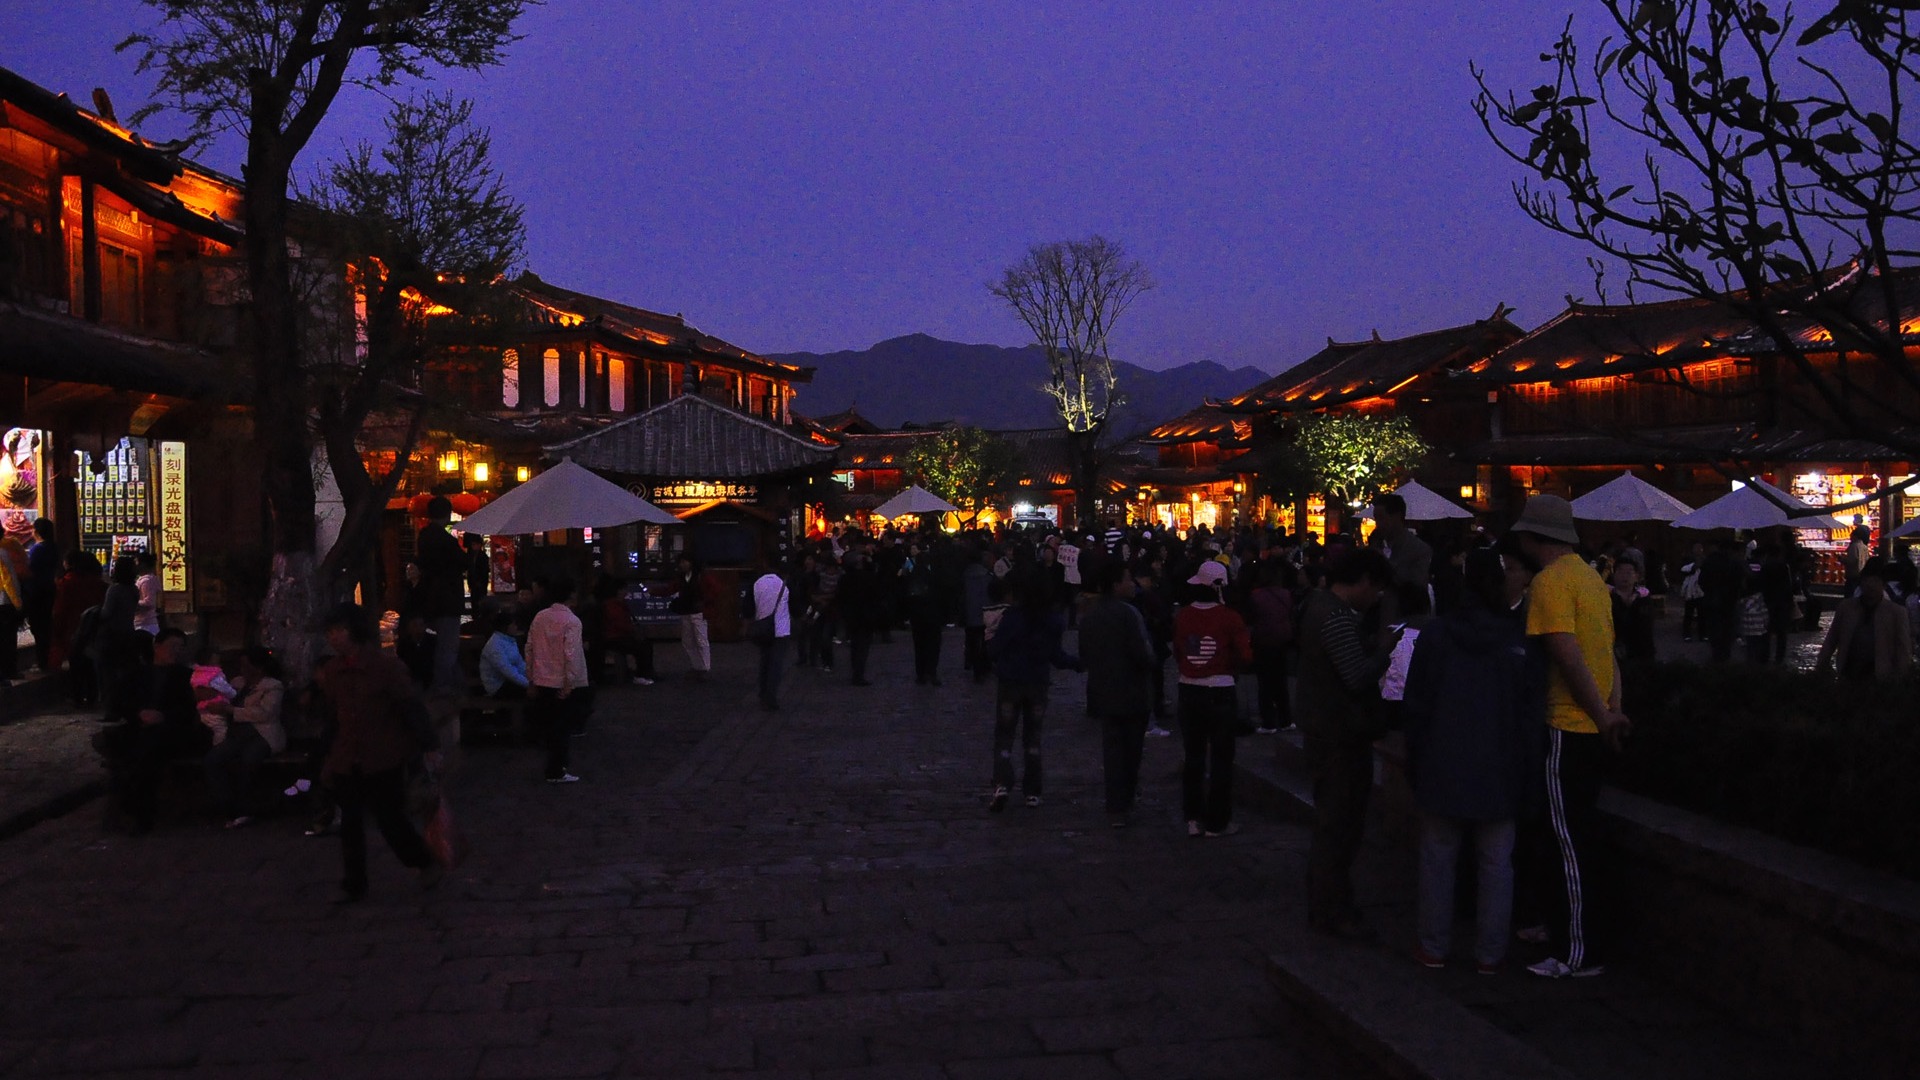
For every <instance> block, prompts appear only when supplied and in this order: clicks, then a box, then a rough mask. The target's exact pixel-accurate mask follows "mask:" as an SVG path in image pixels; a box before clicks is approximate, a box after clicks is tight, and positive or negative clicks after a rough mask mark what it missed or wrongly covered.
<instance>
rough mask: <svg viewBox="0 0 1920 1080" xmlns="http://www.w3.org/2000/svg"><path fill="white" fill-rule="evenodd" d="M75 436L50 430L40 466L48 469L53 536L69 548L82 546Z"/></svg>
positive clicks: (49, 505)
mask: <svg viewBox="0 0 1920 1080" xmlns="http://www.w3.org/2000/svg"><path fill="white" fill-rule="evenodd" d="M76 460H77V459H76V458H75V457H74V451H73V436H72V435H71V434H69V433H68V432H66V431H64V430H54V431H49V432H47V441H46V443H45V445H44V446H43V447H42V452H41V458H40V467H41V468H42V469H45V470H46V473H47V508H46V509H47V512H48V513H50V514H52V515H53V532H54V539H55V540H57V541H58V542H59V544H60V546H61V547H62V548H64V549H65V550H67V551H72V550H73V549H75V548H77V547H79V546H80V489H79V488H78V487H77V486H76V485H75V484H74V470H75V469H77V468H79V466H78V464H76Z"/></svg>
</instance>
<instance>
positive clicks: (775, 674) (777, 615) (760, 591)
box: [748, 563, 793, 712]
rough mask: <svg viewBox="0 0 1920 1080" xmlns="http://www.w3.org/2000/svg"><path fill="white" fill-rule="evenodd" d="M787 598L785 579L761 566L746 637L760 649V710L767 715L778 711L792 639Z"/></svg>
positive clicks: (791, 619) (789, 608)
mask: <svg viewBox="0 0 1920 1080" xmlns="http://www.w3.org/2000/svg"><path fill="white" fill-rule="evenodd" d="M791 595H792V594H791V593H790V591H789V590H788V588H787V582H786V579H785V578H782V577H781V576H780V574H779V573H778V572H777V571H776V570H775V569H774V568H773V567H771V566H766V565H765V564H764V563H763V564H762V573H761V574H760V576H759V577H758V578H757V579H755V580H754V583H753V621H754V624H755V625H754V626H753V627H751V628H749V634H748V636H749V637H750V638H752V640H753V643H754V645H756V646H757V647H758V648H759V649H760V707H761V708H763V709H765V710H767V711H768V712H773V711H775V710H777V709H779V708H780V674H781V672H782V671H784V670H785V669H786V666H787V643H788V641H789V640H790V639H791V638H792V637H793V607H792V604H791V603H790V602H789V597H790V596H791ZM769 630H770V632H769Z"/></svg>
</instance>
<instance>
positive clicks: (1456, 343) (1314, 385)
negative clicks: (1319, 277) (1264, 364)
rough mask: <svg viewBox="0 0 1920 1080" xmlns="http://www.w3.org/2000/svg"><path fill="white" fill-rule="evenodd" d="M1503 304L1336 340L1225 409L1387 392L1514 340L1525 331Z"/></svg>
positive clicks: (1286, 408) (1300, 404) (1300, 408)
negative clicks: (1401, 331) (1442, 321)
mask: <svg viewBox="0 0 1920 1080" xmlns="http://www.w3.org/2000/svg"><path fill="white" fill-rule="evenodd" d="M1507 314H1508V312H1507V309H1506V307H1505V306H1504V305H1503V306H1501V307H1499V308H1498V309H1496V310H1495V311H1494V313H1493V315H1492V316H1491V317H1489V318H1485V319H1480V320H1477V321H1475V322H1471V323H1467V324H1465V325H1464V326H1450V327H1447V328H1445V329H1443V330H1429V331H1427V332H1425V333H1420V334H1410V335H1408V336H1406V337H1399V338H1387V339H1382V338H1380V337H1379V336H1378V335H1375V336H1374V337H1373V338H1372V339H1371V340H1368V341H1352V342H1344V341H1335V340H1333V339H1332V338H1328V339H1327V347H1326V348H1324V349H1322V350H1320V351H1319V352H1317V353H1315V354H1313V355H1312V356H1310V357H1308V358H1306V359H1305V360H1302V361H1301V362H1299V363H1298V364H1295V365H1294V366H1292V367H1290V368H1288V369H1287V370H1285V371H1283V372H1281V373H1280V374H1278V375H1276V376H1274V377H1273V378H1271V379H1268V380H1267V381H1266V382H1263V383H1261V384H1260V385H1259V386H1256V387H1254V388H1253V389H1252V390H1249V391H1247V392H1246V393H1244V394H1240V395H1239V396H1237V397H1232V398H1228V399H1227V400H1226V401H1225V402H1222V404H1223V405H1224V406H1225V407H1226V409H1227V410H1228V411H1229V412H1269V411H1278V412H1305V411H1308V410H1312V409H1324V408H1328V407H1331V406H1334V405H1343V404H1346V403H1348V402H1351V401H1358V400H1360V399H1362V398H1369V397H1378V396H1381V395H1385V394H1391V393H1392V392H1393V391H1395V390H1397V389H1399V388H1400V387H1402V386H1404V385H1406V384H1407V383H1409V382H1412V381H1413V380H1414V379H1417V378H1419V377H1420V376H1422V375H1426V374H1428V373H1430V372H1434V371H1438V370H1441V369H1445V368H1453V367H1457V366H1460V365H1465V364H1470V363H1472V362H1474V361H1477V360H1482V359H1484V358H1486V357H1487V356H1490V355H1492V354H1493V353H1494V352H1495V351H1497V350H1499V349H1500V348H1502V347H1503V346H1506V345H1508V344H1511V343H1512V342H1515V341H1518V340H1519V339H1520V338H1521V337H1523V336H1524V335H1525V331H1523V330H1521V329H1520V328H1519V327H1518V326H1515V325H1514V324H1513V323H1512V322H1510V321H1508V319H1507Z"/></svg>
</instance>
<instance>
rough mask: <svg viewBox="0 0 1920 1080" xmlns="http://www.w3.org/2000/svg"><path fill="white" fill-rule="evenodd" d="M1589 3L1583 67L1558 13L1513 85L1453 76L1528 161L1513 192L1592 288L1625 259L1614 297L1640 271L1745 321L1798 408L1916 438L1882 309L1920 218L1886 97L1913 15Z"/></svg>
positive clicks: (1881, 8) (1907, 132) (1911, 74)
mask: <svg viewBox="0 0 1920 1080" xmlns="http://www.w3.org/2000/svg"><path fill="white" fill-rule="evenodd" d="M1597 7H1598V8H1599V9H1600V11H1602V12H1604V14H1605V16H1606V18H1607V21H1608V22H1609V23H1610V24H1611V25H1610V26H1609V28H1608V31H1609V34H1610V36H1608V37H1607V38H1605V39H1604V40H1602V41H1601V43H1600V45H1599V47H1598V49H1597V50H1596V51H1595V53H1594V56H1593V61H1592V63H1591V65H1590V66H1588V65H1586V64H1585V63H1583V58H1582V54H1581V52H1580V49H1579V47H1578V45H1577V43H1576V42H1575V40H1574V36H1573V33H1572V30H1571V26H1572V24H1571V22H1569V24H1568V29H1567V30H1566V31H1564V32H1563V33H1562V34H1561V35H1560V37H1559V39H1558V40H1557V41H1555V42H1554V44H1553V46H1552V47H1551V48H1550V49H1549V50H1548V51H1546V52H1544V53H1542V54H1541V57H1540V59H1541V61H1542V62H1543V64H1544V65H1545V66H1546V67H1547V68H1548V69H1549V71H1550V72H1551V75H1550V76H1549V78H1548V79H1547V81H1545V82H1543V83H1542V84H1541V85H1539V86H1537V87H1535V88H1534V89H1533V90H1532V91H1531V92H1529V93H1525V94H1514V93H1504V94H1502V93H1496V92H1495V91H1494V90H1493V89H1492V88H1491V87H1489V86H1488V83H1487V77H1486V73H1485V72H1484V71H1483V70H1481V69H1479V68H1477V67H1476V68H1475V69H1474V71H1473V74H1474V78H1475V79H1476V81H1477V82H1478V84H1479V87H1480V92H1479V94H1478V96H1477V97H1476V99H1475V102H1474V107H1475V109H1476V111H1477V112H1478V113H1479V115H1480V118H1481V122H1482V124H1483V126H1484V127H1485V128H1486V130H1487V132H1488V134H1489V135H1490V136H1491V137H1492V139H1493V141H1494V142H1495V144H1496V145H1497V146H1498V147H1499V148H1500V149H1501V150H1502V151H1503V152H1504V153H1505V154H1506V155H1507V156H1508V157H1509V158H1511V159H1512V160H1513V161H1514V162H1516V163H1518V164H1519V165H1521V166H1523V167H1524V168H1525V169H1526V170H1527V172H1528V173H1529V174H1530V179H1529V180H1528V181H1526V182H1523V183H1521V184H1519V185H1517V186H1516V187H1515V195H1516V197H1517V198H1518V200H1519V203H1520V206H1521V208H1522V209H1523V210H1524V211H1525V212H1526V213H1527V214H1528V215H1529V216H1530V217H1532V218H1533V219H1534V220H1535V221H1536V222H1538V223H1540V224H1541V225H1543V226H1545V227H1547V228H1549V229H1552V230H1553V231H1555V232H1558V233H1560V234H1562V235H1565V236H1569V237H1572V238H1574V239H1576V240H1579V241H1581V242H1582V243H1584V244H1586V245H1587V246H1588V247H1590V248H1591V249H1593V251H1594V252H1595V258H1593V260H1592V262H1593V265H1594V268H1595V272H1596V281H1597V284H1598V283H1602V282H1603V279H1602V278H1601V275H1603V274H1604V273H1605V272H1606V270H1607V269H1608V268H1609V267H1611V266H1618V267H1624V268H1625V271H1626V276H1627V288H1628V292H1629V295H1630V296H1631V293H1632V291H1633V290H1634V288H1635V287H1636V286H1646V287H1650V288H1652V289H1655V290H1658V291H1660V292H1664V293H1671V294H1678V295H1681V296H1691V297H1699V298H1703V299H1710V300H1714V301H1716V302H1717V303H1720V304H1723V305H1724V306H1725V307H1726V308H1728V309H1730V310H1731V311H1732V312H1733V313H1735V314H1737V315H1739V316H1741V317H1743V318H1745V319H1748V320H1750V321H1751V323H1752V325H1753V326H1754V327H1755V329H1756V331H1757V332H1758V334H1759V336H1760V338H1759V344H1758V346H1757V348H1758V351H1759V352H1761V353H1763V354H1765V355H1767V356H1768V357H1777V358H1778V361H1777V362H1778V363H1780V364H1783V365H1784V366H1785V369H1786V371H1787V372H1788V373H1791V375H1792V376H1793V377H1794V379H1795V382H1796V386H1797V387H1804V392H1799V391H1798V390H1796V392H1795V393H1794V394H1793V395H1792V398H1793V404H1794V405H1795V406H1796V407H1799V408H1803V409H1805V410H1806V412H1807V413H1808V415H1809V417H1810V418H1811V419H1812V420H1813V421H1814V422H1815V423H1816V424H1819V425H1821V426H1824V427H1825V428H1826V429H1827V430H1829V431H1831V432H1833V433H1835V434H1843V435H1850V436H1853V437H1857V438H1862V439H1866V440H1870V441H1872V442H1875V443H1879V444H1880V445H1883V446H1887V447H1891V448H1894V449H1896V450H1900V451H1902V452H1904V453H1907V454H1909V455H1911V454H1913V453H1915V452H1920V438H1916V437H1915V436H1914V434H1913V430H1912V428H1911V427H1909V426H1908V425H1910V423H1911V420H1912V416H1911V410H1912V407H1913V402H1914V401H1915V399H1916V396H1920V370H1916V368H1915V363H1914V360H1913V358H1912V357H1911V356H1910V355H1909V354H1908V351H1907V349H1908V344H1909V342H1908V335H1907V334H1906V333H1905V332H1904V331H1903V328H1902V326H1901V321H1902V319H1901V318H1898V317H1896V318H1888V317H1887V315H1886V313H1887V312H1898V311H1901V309H1902V304H1901V302H1900V297H1899V295H1898V284H1899V280H1898V275H1896V273H1895V271H1896V269H1898V264H1899V263H1901V262H1902V261H1903V260H1905V261H1907V262H1911V260H1912V258H1913V256H1914V254H1915V252H1914V250H1913V249H1912V247H1911V245H1912V243H1913V241H1914V238H1915V236H1916V235H1917V234H1916V231H1915V228H1914V226H1915V224H1916V222H1920V147H1916V143H1915V139H1914V126H1913V124H1912V122H1911V120H1910V118H1909V117H1908V116H1907V115H1906V112H1905V107H1906V103H1907V102H1908V101H1909V100H1911V99H1912V97H1913V94H1914V90H1915V79H1916V75H1917V73H1920V67H1917V66H1916V61H1917V60H1920V39H1916V35H1915V31H1916V24H1915V20H1916V19H1920V12H1916V11H1914V10H1913V7H1914V6H1913V5H1912V4H1904V3H1892V2H1879V0H1839V2H1837V3H1831V4H1830V6H1828V7H1827V8H1826V10H1825V13H1824V14H1821V15H1819V16H1818V17H1817V18H1815V19H1813V20H1812V21H1811V22H1807V23H1804V24H1800V23H1799V22H1798V20H1797V19H1796V17H1795V15H1794V13H1793V11H1792V10H1791V9H1790V8H1785V7H1781V8H1774V7H1770V6H1769V5H1768V4H1765V3H1761V2H1757V0H1598V2H1597ZM1635 161H1637V162H1639V163H1640V164H1639V165H1638V166H1634V165H1632V164H1631V163H1632V162H1635ZM1623 174H1625V175H1623ZM1902 245H1907V246H1902ZM1603 297H1604V292H1603ZM1909 306H1910V305H1909ZM1904 314H1905V313H1903V315H1904ZM1658 344H1659V343H1648V346H1647V348H1648V350H1649V351H1650V352H1651V351H1653V350H1654V349H1655V348H1656V347H1657V345H1658ZM1768 362H1769V363H1772V362H1774V361H1772V360H1771V359H1770V360H1769V361H1768ZM1662 371H1663V374H1664V376H1665V377H1667V378H1670V379H1674V380H1676V381H1680V382H1681V383H1682V385H1684V380H1682V379H1680V373H1679V369H1678V368H1665V369H1662ZM1701 392H1703V393H1704V392H1705V391H1701Z"/></svg>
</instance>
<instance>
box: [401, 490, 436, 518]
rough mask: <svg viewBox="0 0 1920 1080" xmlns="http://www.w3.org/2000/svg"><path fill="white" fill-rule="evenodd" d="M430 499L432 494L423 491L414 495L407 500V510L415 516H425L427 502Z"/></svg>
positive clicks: (431, 499)
mask: <svg viewBox="0 0 1920 1080" xmlns="http://www.w3.org/2000/svg"><path fill="white" fill-rule="evenodd" d="M432 501H433V496H432V495H429V494H427V493H426V492H424V491H423V492H421V493H420V494H418V495H415V496H414V497H413V498H412V499H410V500H408V502H407V512H408V513H410V514H412V515H413V516H414V517H417V518H423V517H426V516H427V504H428V503H430V502H432Z"/></svg>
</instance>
